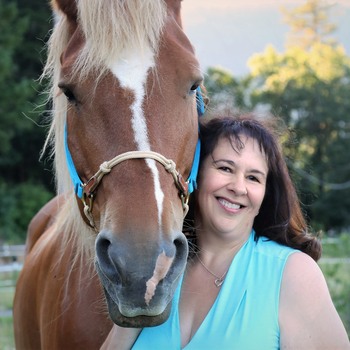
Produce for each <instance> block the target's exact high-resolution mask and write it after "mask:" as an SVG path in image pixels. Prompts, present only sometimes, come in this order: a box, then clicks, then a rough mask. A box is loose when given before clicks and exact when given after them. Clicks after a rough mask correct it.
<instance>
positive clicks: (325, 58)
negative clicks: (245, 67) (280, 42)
mask: <svg viewBox="0 0 350 350" xmlns="http://www.w3.org/2000/svg"><path fill="white" fill-rule="evenodd" d="M249 66H250V69H251V76H252V86H253V89H252V90H253V91H252V94H251V98H252V103H253V105H258V104H265V105H266V104H268V105H269V106H270V110H271V111H272V112H274V113H277V114H279V115H280V116H282V117H284V119H285V121H286V124H287V125H288V126H289V127H291V128H293V130H295V132H296V140H297V142H295V143H293V144H290V145H289V147H287V155H288V156H289V157H290V159H292V160H293V163H292V162H291V163H290V165H291V167H292V168H293V170H294V171H295V177H296V180H297V182H298V184H299V190H300V192H301V194H302V196H303V202H304V203H305V204H306V205H307V206H306V208H307V211H308V213H309V216H310V217H311V219H312V223H313V226H314V227H318V228H324V229H330V228H338V229H340V228H342V227H345V226H348V225H350V219H349V217H348V215H346V214H345V212H348V210H349V208H350V201H349V198H350V184H349V182H348V180H349V179H350V167H349V165H348V161H347V160H348V151H347V150H348V149H349V147H350V102H349V98H348V96H350V58H349V57H348V56H347V55H346V54H345V51H344V49H343V48H342V47H341V46H337V47H335V46H330V45H327V44H323V43H320V42H318V43H315V44H314V45H313V46H311V47H310V49H309V50H308V51H305V50H304V49H302V48H300V47H290V48H289V49H288V50H286V52H285V53H283V54H279V53H277V52H276V50H275V49H274V48H273V47H271V46H270V47H268V48H267V49H266V50H265V52H264V53H263V54H257V55H254V56H253V57H252V58H251V59H250V61H249ZM340 189H341V190H342V191H337V190H340Z"/></svg>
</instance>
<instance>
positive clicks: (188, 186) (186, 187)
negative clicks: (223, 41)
mask: <svg viewBox="0 0 350 350" xmlns="http://www.w3.org/2000/svg"><path fill="white" fill-rule="evenodd" d="M196 99H197V113H198V116H199V117H201V116H202V115H203V114H204V112H205V106H204V101H203V97H202V94H201V89H200V87H198V88H197V91H196ZM64 146H65V152H66V158H67V165H68V170H69V174H70V176H71V179H72V182H73V184H74V192H75V194H76V195H77V196H78V197H79V198H80V199H81V200H82V202H83V204H84V214H85V216H86V217H87V219H88V220H89V223H90V225H91V227H93V228H94V229H96V226H95V222H94V219H93V216H92V207H93V201H94V193H95V191H96V189H97V186H98V185H99V184H100V182H101V180H102V178H103V176H104V175H106V174H108V173H109V172H110V171H111V170H112V168H113V167H115V166H116V165H118V164H119V163H121V162H124V161H125V160H129V159H153V160H155V161H157V162H158V163H160V164H162V165H163V166H164V168H165V170H166V171H167V172H169V173H170V174H171V175H172V177H173V179H174V182H175V185H176V187H177V188H178V190H179V194H180V198H181V202H182V208H183V210H184V216H186V214H187V212H188V199H189V195H190V194H191V193H192V192H193V191H194V189H195V188H196V187H197V175H198V168H199V158H200V149H201V143H200V140H199V139H198V141H197V145H196V150H195V154H194V159H193V163H192V168H191V171H190V175H189V177H188V179H187V181H184V179H183V177H182V175H181V174H180V173H179V172H178V171H177V170H176V164H175V162H174V161H173V160H171V159H168V158H166V157H164V156H163V155H161V154H160V153H157V152H153V151H130V152H125V153H122V154H119V155H117V156H116V157H114V158H113V159H111V160H109V161H106V162H103V163H102V164H101V165H100V168H99V170H98V171H97V172H96V174H94V175H93V176H92V177H90V179H89V180H88V181H86V182H85V183H84V182H82V181H81V179H80V177H79V175H78V172H77V170H76V168H75V166H74V162H73V158H72V155H71V153H70V151H69V147H68V135H67V124H66V125H65V128H64Z"/></svg>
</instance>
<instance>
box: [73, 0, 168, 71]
mask: <svg viewBox="0 0 350 350" xmlns="http://www.w3.org/2000/svg"><path fill="white" fill-rule="evenodd" d="M77 6H78V22H79V25H80V26H81V29H82V31H83V33H84V36H85V40H86V44H85V46H84V49H83V50H82V51H81V53H80V55H79V58H78V60H77V65H76V70H77V71H78V72H79V75H80V76H84V75H85V74H86V73H89V72H90V71H91V70H93V69H96V68H97V69H98V71H99V74H102V73H103V71H104V70H105V69H107V67H108V66H110V64H112V63H114V61H115V59H116V58H118V57H122V56H123V54H124V53H125V52H128V50H133V51H135V50H137V51H138V52H139V53H140V54H142V53H143V52H148V51H149V49H151V50H152V51H153V52H156V50H157V47H158V43H159V38H160V34H161V31H162V28H163V26H164V21H165V16H166V7H165V3H164V2H163V1H162V0H128V1H115V0H103V1H100V0H89V1H85V0H80V1H78V3H77Z"/></svg>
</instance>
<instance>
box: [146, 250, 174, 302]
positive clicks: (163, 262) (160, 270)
mask: <svg viewBox="0 0 350 350" xmlns="http://www.w3.org/2000/svg"><path fill="white" fill-rule="evenodd" d="M173 260H174V257H169V256H166V254H165V252H164V251H163V252H162V253H161V254H159V256H158V258H157V261H156V266H155V267H154V271H153V276H152V277H151V278H150V279H149V280H148V281H147V282H146V293H145V302H146V305H149V303H150V302H151V300H152V298H153V296H154V294H155V292H156V288H157V286H158V283H159V282H160V281H161V280H162V279H163V278H164V277H165V276H166V274H167V273H168V271H169V269H170V266H171V264H172V262H173Z"/></svg>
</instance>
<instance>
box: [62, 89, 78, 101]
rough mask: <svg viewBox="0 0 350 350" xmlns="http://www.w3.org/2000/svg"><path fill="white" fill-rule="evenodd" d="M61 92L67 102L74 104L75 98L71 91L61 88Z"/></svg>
mask: <svg viewBox="0 0 350 350" xmlns="http://www.w3.org/2000/svg"><path fill="white" fill-rule="evenodd" d="M62 92H63V93H64V94H65V96H66V97H67V100H68V102H76V98H75V96H74V94H73V92H72V90H70V89H67V88H63V89H62Z"/></svg>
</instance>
